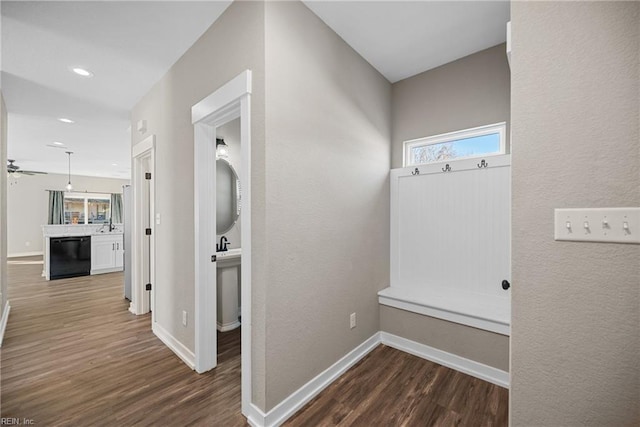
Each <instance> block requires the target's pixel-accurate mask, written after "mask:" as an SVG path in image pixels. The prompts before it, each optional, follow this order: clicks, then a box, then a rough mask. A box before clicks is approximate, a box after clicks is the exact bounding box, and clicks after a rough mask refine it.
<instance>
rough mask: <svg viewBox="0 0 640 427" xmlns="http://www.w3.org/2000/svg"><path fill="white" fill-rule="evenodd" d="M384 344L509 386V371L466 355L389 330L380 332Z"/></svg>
mask: <svg viewBox="0 0 640 427" xmlns="http://www.w3.org/2000/svg"><path fill="white" fill-rule="evenodd" d="M380 339H381V342H382V344H384V345H388V346H389V347H393V348H395V349H398V350H401V351H404V352H405V353H409V354H413V355H414V356H418V357H421V358H423V359H427V360H430V361H432V362H435V363H438V364H440V365H443V366H446V367H448V368H451V369H455V370H456V371H460V372H463V373H465V374H468V375H471V376H473V377H476V378H480V379H481V380H484V381H488V382H490V383H493V384H496V385H499V386H501V387H505V388H509V373H508V372H506V371H503V370H501V369H497V368H494V367H492V366H488V365H485V364H483V363H480V362H476V361H473V360H470V359H466V358H464V357H461V356H458V355H455V354H452V353H448V352H446V351H442V350H438V349H437V348H434V347H430V346H428V345H425V344H420V343H417V342H415V341H411V340H408V339H406V338H402V337H399V336H397V335H393V334H390V333H388V332H380Z"/></svg>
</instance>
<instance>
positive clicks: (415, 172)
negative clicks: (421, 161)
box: [411, 168, 420, 175]
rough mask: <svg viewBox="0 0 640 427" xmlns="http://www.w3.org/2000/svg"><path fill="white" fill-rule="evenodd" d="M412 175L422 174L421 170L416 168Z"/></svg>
mask: <svg viewBox="0 0 640 427" xmlns="http://www.w3.org/2000/svg"><path fill="white" fill-rule="evenodd" d="M411 175H420V170H419V169H418V168H416V169H415V170H414V171H413V172H411Z"/></svg>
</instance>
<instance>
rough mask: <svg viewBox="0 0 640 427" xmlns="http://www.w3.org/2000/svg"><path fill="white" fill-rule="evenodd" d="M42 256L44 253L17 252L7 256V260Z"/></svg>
mask: <svg viewBox="0 0 640 427" xmlns="http://www.w3.org/2000/svg"><path fill="white" fill-rule="evenodd" d="M39 255H42V251H36V252H16V253H12V254H7V258H20V257H24V256H39Z"/></svg>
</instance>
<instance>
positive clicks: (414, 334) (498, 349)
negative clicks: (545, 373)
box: [380, 305, 509, 371]
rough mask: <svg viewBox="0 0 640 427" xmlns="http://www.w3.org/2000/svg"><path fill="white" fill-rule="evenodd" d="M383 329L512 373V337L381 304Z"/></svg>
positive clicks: (381, 324) (381, 327)
mask: <svg viewBox="0 0 640 427" xmlns="http://www.w3.org/2000/svg"><path fill="white" fill-rule="evenodd" d="M380 329H381V330H383V331H384V332H389V333H391V334H394V335H398V336H400V337H403V338H406V339H409V340H412V341H415V342H418V343H422V344H426V345H429V346H431V347H435V348H437V349H439V350H442V351H446V352H449V353H453V354H456V355H458V356H462V357H465V358H467V359H470V360H474V361H476V362H480V363H484V364H485V365H488V366H493V367H494V368H498V369H502V370H503V371H509V337H506V336H504V335H500V334H496V333H494V332H490V331H485V330H482V329H476V328H471V327H469V326H465V325H461V324H459V323H453V322H448V321H446V320H442V319H436V318H434V317H430V316H423V315H421V314H416V313H411V312H409V311H405V310H400V309H397V308H394V307H388V306H386V305H380Z"/></svg>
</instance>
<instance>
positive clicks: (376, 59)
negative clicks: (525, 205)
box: [1, 0, 509, 178]
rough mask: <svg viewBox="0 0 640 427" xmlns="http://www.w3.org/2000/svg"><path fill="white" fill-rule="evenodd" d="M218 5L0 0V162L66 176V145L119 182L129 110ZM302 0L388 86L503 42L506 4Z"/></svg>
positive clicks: (83, 163) (124, 173)
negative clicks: (1, 123)
mask: <svg viewBox="0 0 640 427" xmlns="http://www.w3.org/2000/svg"><path fill="white" fill-rule="evenodd" d="M229 4H230V1H195V2H186V1H179V2H168V1H141V2H112V1H99V2H83V1H73V2H71V1H64V2H47V1H45V2H30V1H16V2H11V1H2V3H1V8H2V21H1V25H2V29H1V35H2V91H3V94H4V97H5V101H6V104H7V110H8V111H9V125H8V132H9V147H8V155H9V158H11V159H15V160H16V163H17V164H18V165H19V166H20V167H21V168H23V169H27V170H39V171H45V172H50V173H63V174H66V173H67V168H68V164H67V155H66V154H65V151H73V152H74V154H73V157H72V174H73V175H89V176H104V177H118V178H128V177H129V174H130V170H129V168H130V166H129V165H130V136H129V135H130V129H129V125H130V123H129V112H130V110H131V108H133V106H134V105H135V103H136V102H137V101H138V100H139V99H140V98H141V97H142V96H143V95H144V94H145V93H146V92H148V91H149V89H150V88H151V87H152V86H153V84H155V83H156V82H157V81H158V80H159V79H160V78H161V77H162V76H163V75H164V74H165V73H166V71H167V70H168V69H169V67H170V66H171V65H173V63H175V61H176V60H177V59H178V58H179V57H180V56H181V55H182V54H183V53H184V52H185V51H186V50H187V49H188V48H189V47H190V46H191V45H192V44H193V43H194V42H195V41H196V40H197V38H198V37H199V36H200V35H201V34H202V33H203V32H204V31H205V30H206V29H207V28H208V27H209V26H210V25H211V24H212V23H213V22H214V21H215V20H216V19H217V18H218V17H219V16H220V15H221V14H222V12H223V11H224V10H225V9H226V7H227V6H228V5H229ZM305 4H306V5H307V6H308V7H309V8H310V9H311V10H312V11H313V12H314V13H316V14H317V15H318V16H319V17H320V18H321V19H322V20H323V21H324V22H325V23H327V25H329V26H330V27H331V28H332V29H333V30H334V31H336V33H338V34H339V35H340V36H341V37H342V38H343V39H344V40H345V41H346V42H347V43H349V44H350V45H351V46H352V47H353V48H354V49H355V50H356V51H357V52H358V53H360V55H362V56H363V57H364V58H365V59H366V60H367V61H369V63H371V64H372V65H373V66H374V67H375V68H376V69H377V70H378V71H380V72H381V73H382V74H383V75H384V76H385V77H386V78H387V79H388V80H389V81H391V82H396V81H398V80H401V79H404V78H406V77H409V76H412V75H415V74H418V73H420V72H422V71H425V70H428V69H431V68H434V67H437V66H440V65H443V64H445V63H448V62H451V61H453V60H455V59H458V58H461V57H464V56H467V55H469V54H471V53H474V52H477V51H479V50H482V49H486V48H488V47H491V46H495V45H496V44H499V43H502V42H504V40H505V24H506V22H507V21H508V19H509V2H508V1H498V2H488V1H471V2H459V1H444V2H432V1H411V2H404V1H309V0H307V1H305ZM74 66H81V67H84V68H87V69H89V70H91V71H92V72H93V73H94V76H93V77H92V78H82V77H79V76H76V75H75V74H73V73H72V72H71V71H70V67H74ZM61 117H66V118H70V119H73V120H75V123H74V124H65V123H61V122H59V121H58V120H57V119H58V118H61ZM54 141H58V142H62V143H64V144H65V146H66V147H67V149H59V148H50V147H47V145H50V144H52V143H53V142H54ZM114 164H115V165H117V166H113V165H114Z"/></svg>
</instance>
